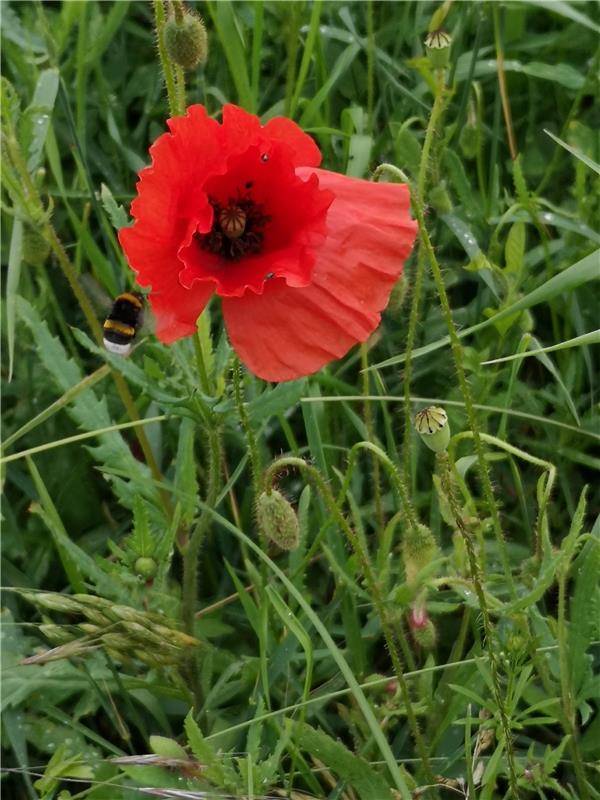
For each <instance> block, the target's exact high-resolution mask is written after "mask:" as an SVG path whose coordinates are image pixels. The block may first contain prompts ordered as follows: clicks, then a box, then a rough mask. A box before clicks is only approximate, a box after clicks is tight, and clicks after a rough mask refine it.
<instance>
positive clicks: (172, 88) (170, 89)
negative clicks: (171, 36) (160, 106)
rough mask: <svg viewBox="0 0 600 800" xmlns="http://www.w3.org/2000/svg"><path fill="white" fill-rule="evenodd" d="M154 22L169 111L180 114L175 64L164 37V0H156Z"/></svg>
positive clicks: (172, 113) (174, 114)
mask: <svg viewBox="0 0 600 800" xmlns="http://www.w3.org/2000/svg"><path fill="white" fill-rule="evenodd" d="M154 22H155V25H156V42H157V46H158V57H159V59H160V64H161V67H162V71H163V75H164V76H165V85H166V87H167V98H168V101H169V112H170V114H171V116H172V117H176V116H177V115H178V113H179V112H178V94H177V86H176V83H175V74H174V71H173V65H172V64H171V61H170V60H169V57H168V55H167V51H166V49H165V42H164V37H163V29H164V27H165V22H166V19H165V6H164V2H163V0H154Z"/></svg>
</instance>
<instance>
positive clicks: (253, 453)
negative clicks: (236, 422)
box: [233, 358, 265, 502]
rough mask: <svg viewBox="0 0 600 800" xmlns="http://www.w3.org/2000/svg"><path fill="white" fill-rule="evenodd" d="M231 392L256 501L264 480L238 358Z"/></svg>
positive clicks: (235, 363)
mask: <svg viewBox="0 0 600 800" xmlns="http://www.w3.org/2000/svg"><path fill="white" fill-rule="evenodd" d="M233 392H234V395H235V402H236V405H237V409H238V414H239V415H240V421H241V423H242V428H243V429H244V433H245V434H246V442H247V445H248V457H249V459H250V468H251V470H252V485H253V487H254V501H255V502H256V501H257V500H258V497H259V495H260V493H261V492H262V491H263V488H264V483H265V482H264V480H263V478H262V464H261V458H260V452H259V449H258V442H257V441H256V435H255V433H254V428H253V427H252V423H251V422H250V417H249V415H248V409H247V408H246V403H245V402H244V385H243V376H242V366H241V364H240V360H239V358H236V359H235V361H234V365H233Z"/></svg>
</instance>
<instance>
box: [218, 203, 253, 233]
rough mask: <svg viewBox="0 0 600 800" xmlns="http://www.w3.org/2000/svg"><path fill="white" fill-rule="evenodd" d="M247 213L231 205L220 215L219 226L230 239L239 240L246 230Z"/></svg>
mask: <svg viewBox="0 0 600 800" xmlns="http://www.w3.org/2000/svg"><path fill="white" fill-rule="evenodd" d="M246 220H247V217H246V212H245V211H244V209H243V208H240V207H239V206H235V205H233V206H232V205H230V206H227V208H224V209H222V211H221V212H220V214H219V225H220V226H221V230H222V231H223V233H224V234H225V236H227V238H228V239H239V238H240V236H241V235H242V234H243V233H244V231H245V230H246Z"/></svg>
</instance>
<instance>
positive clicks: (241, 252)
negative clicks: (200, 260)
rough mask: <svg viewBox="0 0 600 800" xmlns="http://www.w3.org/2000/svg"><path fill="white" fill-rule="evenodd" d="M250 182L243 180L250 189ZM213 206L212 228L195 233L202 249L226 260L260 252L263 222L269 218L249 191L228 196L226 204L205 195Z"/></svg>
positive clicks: (233, 259) (264, 223) (235, 259)
mask: <svg viewBox="0 0 600 800" xmlns="http://www.w3.org/2000/svg"><path fill="white" fill-rule="evenodd" d="M251 187H252V184H251V183H250V185H248V183H247V184H246V186H245V188H246V189H250V188H251ZM208 202H209V203H210V204H211V206H212V207H213V211H214V216H213V224H212V228H211V229H210V231H209V232H208V233H198V234H196V238H197V240H198V242H199V244H200V247H202V249H203V250H208V251H209V252H210V253H214V255H216V256H221V258H224V259H225V260H226V261H239V260H240V259H241V258H243V257H244V256H253V255H256V254H257V253H260V252H261V250H262V248H263V242H264V229H265V225H266V224H267V223H268V222H269V221H270V220H271V217H270V216H269V215H268V214H264V213H263V206H262V203H255V202H254V200H253V199H252V197H251V195H250V193H249V192H246V193H245V194H241V192H238V196H237V197H235V198H232V197H230V198H229V199H228V201H227V203H226V204H225V205H223V204H222V203H220V202H219V201H218V200H215V198H214V197H210V196H209V198H208Z"/></svg>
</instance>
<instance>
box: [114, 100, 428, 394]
mask: <svg viewBox="0 0 600 800" xmlns="http://www.w3.org/2000/svg"><path fill="white" fill-rule="evenodd" d="M167 124H168V126H169V130H170V133H165V134H163V135H162V136H160V137H159V138H158V139H157V140H156V142H155V143H154V144H153V145H152V147H151V148H150V155H151V157H152V166H150V167H147V168H146V169H144V170H142V171H141V172H140V180H139V182H138V185H137V190H138V196H137V197H136V198H135V200H134V201H133V203H132V205H131V214H132V215H133V217H134V218H135V223H134V224H133V226H132V227H130V228H122V229H121V231H120V232H119V240H120V242H121V245H122V246H123V249H124V250H125V254H126V255H127V259H128V261H129V263H130V265H131V266H132V268H133V269H134V270H135V271H136V272H137V275H138V282H139V284H140V285H141V286H150V287H151V292H150V295H149V301H150V304H151V306H152V310H153V312H154V314H155V316H156V322H157V329H156V333H157V336H158V337H159V339H161V340H162V341H163V342H173V341H174V340H176V339H179V338H181V337H182V336H189V335H190V334H192V333H194V331H195V330H196V320H197V318H198V316H199V314H200V312H201V311H202V309H203V308H204V306H205V305H206V303H207V302H208V300H209V298H210V297H211V295H212V294H213V293H216V294H218V295H219V296H220V297H221V301H222V307H223V317H224V320H225V325H226V327H227V331H228V333H229V338H230V340H231V343H232V345H233V347H234V349H235V350H236V352H237V353H238V355H239V357H240V358H241V360H242V361H243V362H244V363H245V364H246V366H247V367H248V368H249V369H250V370H252V372H254V373H255V374H256V375H258V376H259V377H261V378H264V379H265V380H270V381H285V380H290V379H292V378H298V377H301V376H303V375H308V374H310V373H312V372H316V371H317V370H318V369H320V368H321V367H322V366H323V365H324V364H327V363H328V362H329V361H332V360H333V359H336V358H340V357H341V356H343V355H344V354H345V353H347V352H348V350H349V349H350V348H351V347H352V346H353V345H354V344H356V343H357V342H363V341H365V339H367V337H368V336H369V334H370V333H371V332H372V331H373V330H375V328H376V327H377V325H378V324H379V320H380V312H381V311H382V309H383V308H385V306H386V304H387V301H388V297H389V294H390V291H391V290H392V287H393V286H394V284H395V283H396V281H397V280H398V278H399V276H400V274H401V272H402V266H403V263H404V261H405V259H406V258H407V256H408V254H409V253H410V250H411V247H412V244H413V240H414V237H415V231H416V225H415V223H414V222H413V221H412V220H411V218H410V214H409V192H408V187H406V186H403V185H400V184H390V183H388V184H386V183H370V182H368V181H363V180H358V179H356V178H348V177H345V176H344V175H338V174H336V173H334V172H327V171H325V170H320V169H317V167H318V165H319V163H320V161H321V154H320V152H319V149H318V148H317V146H316V144H315V143H314V141H313V140H312V139H311V138H310V137H309V136H308V135H307V134H305V133H304V132H303V131H302V130H301V129H300V128H299V127H298V126H297V125H296V124H295V123H294V122H292V121H291V120H289V119H285V118H283V117H277V118H275V119H272V120H271V121H270V122H268V123H267V124H266V125H264V126H262V125H261V124H260V121H259V119H258V117H255V116H254V115H252V114H248V113H247V112H246V111H244V110H243V109H241V108H238V107H237V106H233V105H226V106H225V107H224V108H223V122H222V123H221V124H219V123H218V122H217V121H216V120H214V119H211V118H210V117H209V116H208V114H207V113H206V109H205V108H204V107H203V106H201V105H194V106H190V108H188V110H187V113H186V115H185V116H183V117H175V118H173V119H170V120H168V122H167Z"/></svg>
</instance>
